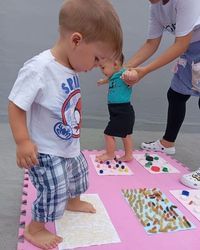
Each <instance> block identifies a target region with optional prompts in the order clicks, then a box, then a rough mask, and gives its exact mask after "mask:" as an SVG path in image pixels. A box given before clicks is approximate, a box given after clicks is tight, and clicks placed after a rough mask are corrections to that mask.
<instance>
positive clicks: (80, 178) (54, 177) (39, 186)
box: [29, 153, 88, 222]
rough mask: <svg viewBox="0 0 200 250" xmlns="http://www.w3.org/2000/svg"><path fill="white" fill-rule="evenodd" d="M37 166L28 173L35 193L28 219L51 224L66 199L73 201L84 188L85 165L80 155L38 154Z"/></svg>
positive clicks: (57, 217)
mask: <svg viewBox="0 0 200 250" xmlns="http://www.w3.org/2000/svg"><path fill="white" fill-rule="evenodd" d="M38 160H39V164H38V165H36V166H34V167H32V168H31V169H30V170H29V176H30V179H31V181H32V183H33V185H34V186H35V188H36V190H37V198H36V200H35V201H34V203H33V205H32V219H33V220H34V221H38V222H48V221H55V220H56V219H59V218H60V217H62V215H63V213H64V211H65V209H66V205H67V201H68V199H69V198H75V197H77V196H79V195H80V194H82V193H84V192H85V191H86V190H87V188H88V164H87V161H86V159H85V157H84V156H83V154H82V153H81V154H80V155H79V156H77V157H74V158H63V157H58V156H53V155H47V154H39V155H38Z"/></svg>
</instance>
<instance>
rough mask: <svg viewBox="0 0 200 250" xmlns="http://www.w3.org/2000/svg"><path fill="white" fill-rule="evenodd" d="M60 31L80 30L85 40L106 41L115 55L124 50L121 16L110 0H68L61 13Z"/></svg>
mask: <svg viewBox="0 0 200 250" xmlns="http://www.w3.org/2000/svg"><path fill="white" fill-rule="evenodd" d="M59 25H60V32H61V34H62V33H65V32H66V31H70V32H79V33H80V34H81V35H82V36H83V39H84V40H85V42H87V43H90V42H105V43H108V44H109V45H110V46H111V49H112V50H113V52H115V56H119V55H120V54H121V51H122V42H123V41H122V37H123V35H122V29H121V25H120V21H119V17H118V15H117V13H116V11H115V10H114V8H113V6H112V5H111V3H110V2H109V1H108V0H67V1H64V3H63V5H62V7H61V10H60V14H59Z"/></svg>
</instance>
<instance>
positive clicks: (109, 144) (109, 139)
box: [96, 134, 116, 162]
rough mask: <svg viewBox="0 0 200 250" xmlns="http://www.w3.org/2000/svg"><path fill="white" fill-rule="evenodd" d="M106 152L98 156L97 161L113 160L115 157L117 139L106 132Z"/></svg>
mask: <svg viewBox="0 0 200 250" xmlns="http://www.w3.org/2000/svg"><path fill="white" fill-rule="evenodd" d="M105 144H106V152H105V153H104V154H101V155H97V156H96V161H97V162H104V161H107V160H113V159H114V158H115V148H116V141H115V137H113V136H110V135H106V134H105Z"/></svg>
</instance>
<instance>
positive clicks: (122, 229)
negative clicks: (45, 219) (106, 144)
mask: <svg viewBox="0 0 200 250" xmlns="http://www.w3.org/2000/svg"><path fill="white" fill-rule="evenodd" d="M83 153H84V155H85V157H86V159H87V161H88V164H89V170H90V186H89V189H88V191H87V193H91V194H92V193H98V195H99V197H100V198H101V200H102V202H103V204H104V206H105V208H106V210H107V212H108V214H109V217H110V219H111V221H112V223H113V225H114V227H115V229H116V231H117V233H118V234H119V237H120V239H121V242H120V243H117V244H107V245H100V246H91V247H84V248H79V249H83V250H133V249H135V250H149V249H153V250H160V249H162V250H170V249H176V250H189V249H192V250H199V246H200V237H199V232H200V221H199V220H198V219H197V218H195V217H194V216H193V215H192V213H190V212H189V211H188V210H187V209H186V208H185V207H184V206H183V205H182V204H181V203H180V202H179V201H177V199H176V198H175V197H174V196H173V195H172V194H171V193H170V191H169V190H176V189H177V190H178V189H179V190H180V189H184V186H183V185H182V184H181V183H180V182H179V179H180V177H181V176H182V174H185V173H188V169H187V167H186V166H184V165H183V164H181V163H180V162H178V161H176V160H174V159H173V158H171V157H169V156H166V155H165V154H163V153H156V154H157V155H159V156H161V157H162V158H163V159H165V160H166V161H167V162H168V163H169V164H171V165H172V166H174V167H175V168H176V169H177V170H179V171H180V172H179V173H171V174H159V175H157V174H156V175H155V174H151V173H150V172H148V171H146V169H145V168H144V167H142V166H141V164H140V163H138V161H137V160H135V159H133V160H132V161H131V162H129V163H126V164H127V165H128V167H129V168H130V170H132V172H133V173H134V175H123V176H122V175H115V176H113V175H107V176H105V175H104V176H100V175H98V174H97V172H96V170H95V167H94V165H93V163H92V160H91V155H96V154H99V153H100V152H99V151H87V150H84V151H83ZM122 153H123V152H122V151H118V152H116V154H118V155H122ZM134 153H137V154H138V153H139V154H144V153H145V151H134V152H133V155H134ZM148 153H151V152H148ZM133 188H134V189H138V188H159V189H160V190H161V191H162V192H163V193H165V194H166V195H167V197H168V199H170V201H171V202H173V204H175V205H176V206H177V207H178V209H179V210H180V211H181V212H182V213H183V214H184V215H185V216H186V217H187V219H188V220H189V221H190V222H191V223H193V224H194V225H195V227H196V228H195V229H192V230H186V231H178V232H172V233H160V234H155V235H154V234H153V235H148V234H147V233H146V232H145V230H144V228H143V226H142V224H141V223H140V222H139V220H138V218H137V216H136V215H134V214H133V211H132V210H131V209H130V206H129V205H128V203H127V202H126V201H125V200H124V198H123V196H122V193H121V190H122V189H133ZM35 195H36V193H35V189H34V187H33V186H32V184H31V183H30V180H29V178H28V174H25V180H24V188H23V195H22V206H21V216H20V228H19V242H18V246H17V250H37V249H38V248H37V247H34V246H32V245H31V244H30V243H28V242H27V241H26V240H24V239H23V237H22V235H23V231H24V225H27V224H28V223H29V221H30V220H31V204H32V202H33V200H34V199H35ZM47 227H48V229H49V230H50V231H52V232H55V226H54V223H49V224H48V225H47ZM54 250H58V249H54Z"/></svg>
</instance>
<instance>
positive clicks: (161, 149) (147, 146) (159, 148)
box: [141, 140, 176, 155]
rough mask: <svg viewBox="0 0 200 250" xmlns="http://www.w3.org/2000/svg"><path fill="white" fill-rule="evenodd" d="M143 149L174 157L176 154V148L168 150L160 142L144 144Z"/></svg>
mask: <svg viewBox="0 0 200 250" xmlns="http://www.w3.org/2000/svg"><path fill="white" fill-rule="evenodd" d="M141 148H142V149H145V150H152V151H156V152H163V153H166V154H168V155H174V154H175V152H176V150H175V147H170V148H166V147H164V146H163V145H162V144H161V143H160V140H157V141H153V142H143V143H142V144H141Z"/></svg>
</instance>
